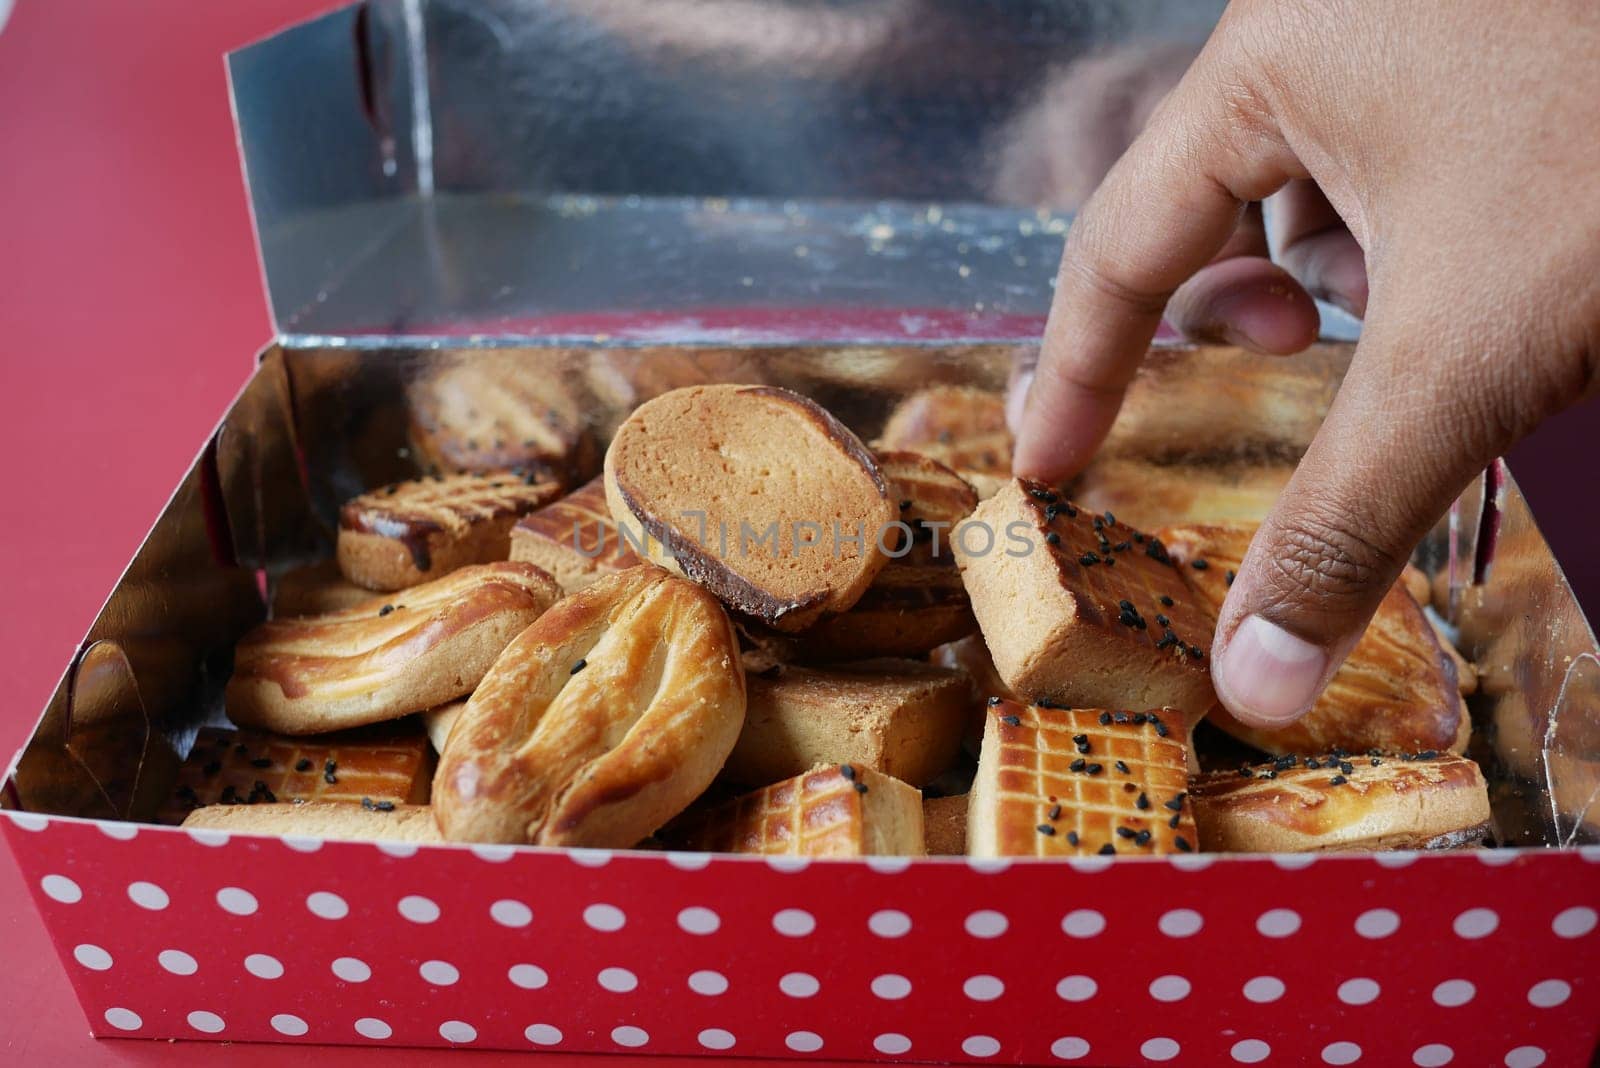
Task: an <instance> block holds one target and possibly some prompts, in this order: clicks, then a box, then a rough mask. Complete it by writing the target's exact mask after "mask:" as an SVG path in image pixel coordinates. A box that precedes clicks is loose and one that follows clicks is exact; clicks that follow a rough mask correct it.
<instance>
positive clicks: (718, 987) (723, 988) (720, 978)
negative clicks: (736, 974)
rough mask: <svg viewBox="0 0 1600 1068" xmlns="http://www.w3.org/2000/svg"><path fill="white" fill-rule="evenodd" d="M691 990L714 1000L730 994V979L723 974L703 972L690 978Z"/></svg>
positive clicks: (696, 973)
mask: <svg viewBox="0 0 1600 1068" xmlns="http://www.w3.org/2000/svg"><path fill="white" fill-rule="evenodd" d="M689 989H690V990H693V991H694V992H695V993H696V994H704V995H705V996H706V997H708V998H714V997H717V996H719V995H721V994H726V993H727V992H728V977H727V976H725V975H723V974H722V973H721V972H713V971H709V970H702V971H698V972H695V973H694V974H693V975H691V976H689Z"/></svg>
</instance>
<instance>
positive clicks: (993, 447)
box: [878, 386, 1012, 499]
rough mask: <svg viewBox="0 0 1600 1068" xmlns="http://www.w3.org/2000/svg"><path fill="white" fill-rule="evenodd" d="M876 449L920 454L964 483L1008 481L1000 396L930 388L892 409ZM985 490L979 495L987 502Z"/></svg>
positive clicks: (1003, 407)
mask: <svg viewBox="0 0 1600 1068" xmlns="http://www.w3.org/2000/svg"><path fill="white" fill-rule="evenodd" d="M878 447H879V448H880V449H905V450H909V451H911V452H919V453H922V454H923V455H924V456H929V457H932V458H933V459H935V460H938V461H939V462H940V463H942V464H944V465H945V466H946V467H949V468H953V469H954V470H955V471H956V472H957V473H959V474H960V475H961V476H962V477H963V478H966V479H967V480H968V481H973V477H972V476H974V475H979V476H988V478H991V479H999V480H1004V479H1008V478H1010V477H1011V448H1012V440H1011V430H1010V428H1009V427H1007V425H1006V402H1005V397H1004V396H1002V395H1001V394H999V393H992V392H990V391H988V390H984V389H974V388H973V387H971V386H930V387H929V388H927V389H924V390H922V391H920V392H918V393H913V394H912V395H911V396H909V397H907V398H906V399H905V400H904V401H902V402H901V403H900V405H899V406H898V407H897V408H895V410H894V411H893V412H892V413H891V414H890V416H889V421H888V422H887V423H885V424H884V427H883V433H882V434H881V435H879V438H878ZM979 481H982V480H981V479H980V480H979ZM984 488H985V487H981V486H980V487H979V491H978V492H979V496H981V497H984V498H986V499H987V498H988V497H989V496H990V494H988V493H984V492H983V489H984Z"/></svg>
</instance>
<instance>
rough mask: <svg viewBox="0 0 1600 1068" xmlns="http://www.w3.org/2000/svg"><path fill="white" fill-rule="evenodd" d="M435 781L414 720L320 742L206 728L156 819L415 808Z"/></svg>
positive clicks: (325, 737)
mask: <svg viewBox="0 0 1600 1068" xmlns="http://www.w3.org/2000/svg"><path fill="white" fill-rule="evenodd" d="M432 781H433V753H432V752H431V751H430V750H429V748H428V740H427V737H426V736H425V735H424V734H423V733H422V732H421V731H420V730H418V729H417V727H416V724H415V723H414V722H412V721H407V725H406V726H404V727H402V726H399V725H395V726H393V727H391V726H389V725H387V724H386V725H383V726H380V727H370V728H362V729H359V730H352V731H341V732H339V733H337V734H324V735H319V736H317V737H316V738H287V737H284V736H282V735H277V734H269V733H266V732H263V731H251V730H229V729H227V728H226V727H201V728H200V733H199V734H197V735H196V736H195V740H194V747H193V748H192V749H190V750H189V756H188V758H187V759H186V760H185V761H184V762H183V766H182V767H181V768H179V769H178V781H177V785H176V787H175V788H174V789H173V793H172V797H171V798H170V799H169V800H168V801H167V803H166V804H165V805H164V806H163V807H162V809H161V811H160V813H159V814H158V815H157V816H156V822H157V823H182V822H183V818H184V817H185V816H186V815H188V814H189V812H190V811H192V810H193V809H197V808H201V807H202V806H205V805H218V804H220V805H256V804H272V803H273V802H277V801H284V802H291V801H302V802H303V801H327V802H343V803H346V804H352V805H360V804H362V803H363V802H366V803H368V804H377V805H389V806H390V807H393V806H394V805H403V804H407V803H412V804H418V803H421V802H425V801H427V799H428V786H429V783H431V782H432Z"/></svg>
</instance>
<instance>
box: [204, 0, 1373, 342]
mask: <svg viewBox="0 0 1600 1068" xmlns="http://www.w3.org/2000/svg"><path fill="white" fill-rule="evenodd" d="M1221 7H1222V4H1221V3H1220V2H1213V0H1202V2H1193V0H1160V2H1149V0H1077V2H1046V0H1032V2H1017V0H1007V2H984V3H974V2H972V0H827V2H818V0H784V2H779V3H769V4H762V5H751V4H748V3H746V2H744V0H602V2H596V3H582V4H579V3H574V2H571V0H490V2H479V0H473V2H470V3H469V2H467V0H369V2H367V3H362V4H354V5H351V6H349V7H345V8H342V9H340V10H337V11H335V12H332V13H331V14H328V15H326V16H323V17H322V18H319V19H316V20H314V21H311V22H307V23H304V24H302V25H299V26H296V27H294V28H292V29H289V30H286V31H284V32H282V33H280V34H278V35H276V36H274V37H271V38H269V39H267V40H265V41H262V42H260V43H258V44H255V45H252V46H250V47H247V48H244V49H241V50H240V51H237V52H235V53H233V54H232V55H231V56H230V57H229V61H228V69H229V74H230V78H231V84H232V93H233V107H234V114H235V117H236V120H237V124H238V130H239V140H240V147H241V152H242V156H243V164H244V169H245V175H246V180H247V185H248V189H249V195H250V200H251V207H252V210H253V213H254V219H255V226H256V232H257V239H258V242H259V247H260V252H261V261H262V268H263V273H264V276H265V281H266V288H267V295H268V299H269V302H270V304H271V311H272V316H273V320H274V323H275V324H276V328H277V331H278V333H279V335H280V336H281V337H283V338H285V339H286V340H289V341H290V342H291V343H293V342H304V343H320V342H326V341H328V340H330V339H334V340H340V339H342V340H346V341H348V342H349V343H352V344H361V345H364V346H372V345H380V344H399V345H406V346H415V345H420V344H427V343H429V342H435V343H437V342H439V341H441V340H444V339H449V340H450V342H451V343H452V344H461V343H463V342H465V341H469V340H470V341H471V342H473V343H483V342H488V343H496V342H500V343H506V342H516V343H524V342H528V341H545V342H548V341H552V340H560V341H579V342H590V343H594V342H600V343H605V342H608V341H609V342H612V343H617V342H621V343H627V342H642V341H652V342H659V341H675V342H699V341H704V342H712V341H717V342H728V341H734V342H739V341H747V342H761V343H779V342H787V341H800V340H804V341H820V340H827V341H869V342H870V341H876V340H895V341H907V340H936V341H942V342H948V341H954V340H967V341H1010V340H1033V339H1036V338H1037V337H1038V336H1039V334H1040V332H1041V330H1042V328H1043V323H1044V316H1045V314H1046V312H1047V310H1048V308H1049V302H1050V295H1051V286H1052V283H1053V279H1054V276H1055V271H1056V266H1057V262H1058V260H1059V258H1060V254H1061V245H1062V235H1063V234H1064V233H1065V231H1066V227H1067V222H1068V218H1069V211H1070V209H1071V208H1072V207H1073V206H1075V204H1076V202H1077V201H1078V200H1079V199H1080V198H1081V197H1082V195H1084V193H1085V192H1086V184H1087V183H1089V182H1092V180H1093V177H1094V176H1095V175H1097V174H1098V173H1099V172H1100V171H1101V170H1103V169H1104V167H1105V166H1107V165H1108V164H1109V162H1110V161H1111V160H1112V159H1114V158H1115V155H1116V154H1117V152H1118V151H1120V149H1121V147H1122V146H1123V144H1124V143H1125V141H1126V139H1127V137H1129V136H1131V134H1132V132H1133V129H1134V126H1133V123H1135V122H1137V121H1139V120H1138V119H1137V118H1131V117H1130V116H1136V115H1140V114H1142V108H1143V107H1144V106H1145V105H1146V104H1147V103H1149V102H1153V101H1154V100H1155V99H1156V98H1157V97H1158V96H1159V94H1160V93H1161V92H1162V91H1164V90H1165V89H1166V88H1167V87H1168V86H1169V85H1170V84H1171V82H1172V81H1173V80H1175V78H1176V77H1177V74H1178V73H1180V72H1181V71H1182V70H1183V68H1184V66H1185V65H1186V63H1187V58H1188V56H1189V55H1190V54H1192V52H1193V50H1194V49H1195V48H1197V47H1198V43H1199V42H1200V41H1201V40H1203V38H1204V35H1205V33H1206V32H1207V31H1208V30H1209V28H1210V26H1211V25H1212V24H1213V23H1214V21H1215V19H1216V17H1217V15H1218V14H1219V13H1220V10H1221ZM1141 102H1144V103H1141ZM1039 203H1050V204H1054V205H1057V206H1059V207H1060V208H1062V209H1063V210H1061V211H1038V210H1035V208H1034V207H1033V206H1032V205H1034V204H1039ZM1018 204H1026V205H1029V206H1027V207H1018V206H1016V205H1018ZM1349 325H1350V324H1349V321H1348V319H1344V320H1342V321H1341V322H1340V323H1339V324H1338V327H1339V329H1340V330H1341V331H1342V332H1343V333H1344V334H1345V335H1347V334H1348V330H1349Z"/></svg>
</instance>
